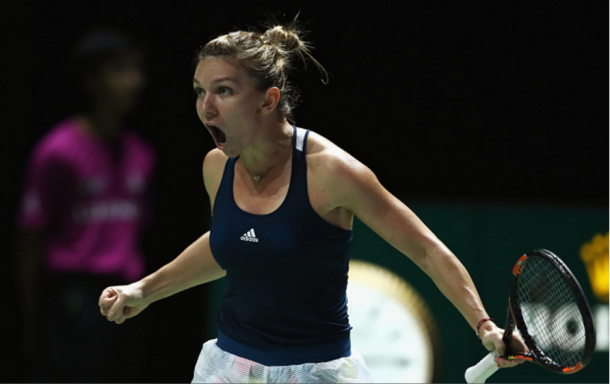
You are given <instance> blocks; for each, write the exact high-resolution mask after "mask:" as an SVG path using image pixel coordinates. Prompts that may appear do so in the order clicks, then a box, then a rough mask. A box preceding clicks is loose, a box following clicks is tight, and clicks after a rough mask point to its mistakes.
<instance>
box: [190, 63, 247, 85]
mask: <svg viewBox="0 0 610 384" xmlns="http://www.w3.org/2000/svg"><path fill="white" fill-rule="evenodd" d="M247 79H248V76H247V74H246V73H245V71H244V70H242V69H240V68H237V67H236V66H234V65H233V64H231V63H230V62H229V61H228V60H226V59H224V58H221V57H209V58H206V59H203V60H201V61H199V63H198V64H197V69H196V70H195V76H194V78H193V81H195V82H197V83H200V84H202V85H203V84H208V83H215V82H220V81H221V80H232V81H233V82H236V83H242V82H244V81H247Z"/></svg>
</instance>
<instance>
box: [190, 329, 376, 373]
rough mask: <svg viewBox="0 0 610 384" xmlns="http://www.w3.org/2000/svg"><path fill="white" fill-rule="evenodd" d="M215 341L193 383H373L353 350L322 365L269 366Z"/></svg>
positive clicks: (206, 350)
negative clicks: (231, 350)
mask: <svg viewBox="0 0 610 384" xmlns="http://www.w3.org/2000/svg"><path fill="white" fill-rule="evenodd" d="M216 340H217V339H213V340H209V341H207V342H206V343H205V344H203V348H202V349H201V353H200V354H199V358H198V359H197V364H196V365H195V373H194V375H193V381H192V382H193V383H372V382H373V380H372V379H371V374H370V373H369V370H368V368H367V366H366V363H365V362H364V359H363V358H362V356H361V355H360V354H359V353H358V352H357V351H356V350H354V349H352V354H351V356H349V357H342V358H339V359H336V360H331V361H325V362H322V363H305V364H298V365H281V366H270V367H269V366H266V365H262V364H259V363H256V362H254V361H252V360H248V359H245V358H243V357H239V356H235V355H234V354H232V353H229V352H226V351H223V350H222V349H220V348H219V347H218V346H217V345H216Z"/></svg>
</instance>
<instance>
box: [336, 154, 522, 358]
mask: <svg viewBox="0 0 610 384" xmlns="http://www.w3.org/2000/svg"><path fill="white" fill-rule="evenodd" d="M335 170H336V171H337V172H336V174H338V175H339V177H337V178H335V180H336V181H335V182H334V183H333V184H334V193H333V194H334V195H335V196H336V197H337V198H338V199H339V200H340V205H341V206H342V207H343V208H345V209H348V210H349V211H351V212H352V213H354V215H356V216H357V217H358V218H359V219H360V220H361V221H362V222H363V223H364V224H366V225H367V226H368V227H369V228H371V229H372V230H373V231H375V232H376V233H377V234H378V235H379V236H381V237H382V238H383V239H384V240H385V241H387V242H388V243H389V244H391V245H392V246H393V247H394V248H396V249H397V250H399V251H400V252H401V253H403V254H404V255H406V256H407V257H409V258H410V259H411V260H412V261H413V262H415V264H417V265H418V266H419V267H420V268H421V269H422V270H423V271H424V272H425V273H426V274H427V275H428V276H429V277H430V278H431V279H432V280H433V281H434V283H435V284H436V286H437V287H438V288H439V289H440V291H441V292H442V293H443V295H445V297H447V299H449V301H451V303H452V304H453V305H454V306H455V307H456V308H457V309H458V311H459V312H460V313H461V314H462V316H464V318H465V319H466V321H467V322H468V324H469V325H470V327H471V328H472V329H473V330H474V331H476V328H477V325H478V323H479V321H481V320H482V319H485V318H489V315H488V314H487V312H486V311H485V308H484V306H483V303H482V302H481V299H480V297H479V294H478V292H477V289H476V288H475V285H474V283H473V281H472V279H471V277H470V275H469V274H468V271H467V270H466V268H465V267H464V266H463V265H462V263H461V262H460V261H459V259H458V258H457V257H456V256H455V255H454V254H453V253H452V252H451V251H450V250H449V248H447V246H445V244H443V243H442V242H441V241H440V240H439V239H438V238H437V237H436V236H435V235H434V233H432V231H431V230H430V229H428V227H427V226H426V225H425V224H424V223H423V222H422V221H421V220H420V219H419V218H418V217H417V216H416V215H415V214H414V213H413V212H412V211H411V210H410V209H409V208H408V207H407V206H406V205H405V204H404V203H402V202H401V201H400V200H398V199H397V198H396V197H395V196H394V195H392V194H391V193H390V192H388V191H387V190H386V189H385V188H384V187H383V186H382V185H381V183H380V182H379V180H378V179H377V177H376V176H375V174H374V173H373V172H372V171H371V170H370V169H368V168H367V167H366V166H364V165H362V164H361V163H359V162H358V161H356V160H355V159H354V160H351V159H350V160H349V161H344V162H341V164H340V165H339V166H338V167H337V168H335ZM479 334H480V337H481V340H482V342H483V345H484V346H485V347H486V348H487V349H488V350H490V351H491V350H497V352H498V353H499V354H500V355H503V354H504V351H505V345H504V343H503V342H502V335H503V330H502V329H500V328H498V327H497V326H496V325H495V324H494V323H493V322H492V321H487V322H485V323H484V324H483V325H482V326H481V328H480V330H479ZM516 342H517V343H518V345H519V346H520V347H521V348H519V349H522V348H524V345H523V344H521V343H520V342H519V341H518V340H517V341H516ZM496 361H497V362H498V364H499V366H500V367H510V366H514V365H516V364H519V363H520V362H515V361H509V360H507V359H497V360H496Z"/></svg>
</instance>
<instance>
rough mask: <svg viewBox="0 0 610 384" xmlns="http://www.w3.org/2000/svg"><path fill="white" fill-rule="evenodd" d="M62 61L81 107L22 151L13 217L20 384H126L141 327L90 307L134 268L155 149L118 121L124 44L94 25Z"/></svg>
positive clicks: (125, 77)
mask: <svg viewBox="0 0 610 384" xmlns="http://www.w3.org/2000/svg"><path fill="white" fill-rule="evenodd" d="M70 59H71V65H72V67H71V68H70V70H71V73H72V74H73V75H74V80H75V81H76V83H77V85H78V88H79V91H80V92H81V93H82V94H81V95H79V100H80V101H82V103H83V105H82V106H81V108H79V112H78V113H77V114H75V115H74V116H71V117H69V118H66V119H64V120H62V121H60V122H59V123H57V124H56V125H55V126H54V127H52V129H51V130H50V131H49V132H48V133H47V134H46V135H45V136H44V137H43V138H42V139H41V140H40V141H39V142H38V143H37V145H36V146H35V148H34V149H33V151H32V154H31V157H30V160H29V165H28V169H27V174H26V176H25V188H24V195H23V200H22V205H21V207H20V211H19V217H18V224H19V227H20V232H21V233H20V241H19V245H18V260H17V265H18V266H19V278H18V281H19V285H20V286H19V289H20V292H21V295H22V296H21V301H22V303H23V311H24V315H25V324H24V330H25V332H24V333H25V335H24V343H23V351H24V353H25V354H26V358H27V359H28V372H27V381H33V382H95V381H97V382H100V381H104V382H110V381H116V380H118V381H133V380H136V378H135V377H133V376H130V371H133V372H137V371H141V370H138V369H133V368H132V369H125V368H123V366H122V365H121V364H122V363H126V364H129V363H131V364H133V363H134V361H130V360H129V359H126V358H128V357H130V358H135V359H137V358H138V356H140V355H141V354H140V353H138V352H142V349H141V342H142V339H141V338H139V337H138V336H137V334H138V332H140V331H138V328H141V327H138V326H134V327H130V328H129V329H127V328H126V329H121V330H117V329H116V327H112V324H111V323H108V321H106V319H104V318H103V317H101V316H100V315H99V308H97V306H96V302H97V299H98V297H99V292H100V290H101V289H103V288H104V287H106V286H109V285H115V284H124V283H128V282H132V281H134V280H137V279H140V278H142V277H143V276H144V273H145V259H144V256H143V254H142V252H141V250H140V245H141V235H142V232H143V229H144V228H145V227H146V224H147V223H148V222H149V221H150V197H151V196H150V186H151V179H152V175H153V169H154V163H155V153H154V150H153V148H152V147H151V146H150V145H148V144H147V143H146V142H145V141H144V140H142V139H141V138H140V137H139V136H138V135H137V134H135V133H134V132H133V131H131V130H130V129H128V127H127V126H126V125H127V123H126V118H127V116H128V114H129V113H130V112H131V111H133V109H134V107H135V105H136V102H137V100H138V96H139V95H140V93H141V91H142V89H143V87H144V85H145V72H144V67H143V64H144V60H145V55H144V50H143V47H142V46H141V45H140V44H139V43H138V42H137V41H136V40H134V39H132V38H131V37H129V36H127V35H125V34H124V33H122V32H118V31H117V30H114V29H109V28H102V29H96V30H93V31H91V32H89V33H88V34H86V35H85V36H83V37H82V38H81V39H80V40H79V41H78V42H77V44H76V45H75V47H74V48H73V51H72V55H71V58H70ZM134 348H135V349H134ZM138 348H140V349H138ZM128 351H131V352H130V353H128ZM136 361H137V360H136Z"/></svg>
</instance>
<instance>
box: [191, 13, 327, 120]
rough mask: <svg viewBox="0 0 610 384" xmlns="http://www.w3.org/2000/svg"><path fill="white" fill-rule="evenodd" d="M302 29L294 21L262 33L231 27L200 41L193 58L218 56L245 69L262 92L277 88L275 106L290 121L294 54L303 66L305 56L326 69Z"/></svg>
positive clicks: (294, 94)
mask: <svg viewBox="0 0 610 384" xmlns="http://www.w3.org/2000/svg"><path fill="white" fill-rule="evenodd" d="M301 37H302V32H301V31H300V30H299V28H298V27H297V26H296V18H295V21H293V22H292V24H291V25H289V26H281V25H275V26H270V27H269V29H267V30H266V31H265V32H264V33H262V34H261V33H257V32H247V31H235V32H231V33H228V34H226V35H222V36H219V37H217V38H216V39H214V40H211V41H210V42H208V43H207V44H206V45H204V46H203V47H202V48H201V49H200V50H199V51H198V52H197V55H196V58H195V59H196V62H197V63H198V62H199V61H201V60H204V59H206V58H209V57H218V56H221V57H223V58H224V59H226V60H227V61H228V62H229V63H231V64H232V65H234V66H235V67H237V68H240V69H243V70H245V71H246V72H247V73H248V74H249V75H250V76H251V77H252V78H254V79H255V80H256V82H257V84H256V89H257V91H259V92H265V91H266V90H267V89H269V88H271V87H277V88H278V89H279V90H280V95H281V96H280V100H279V103H278V108H279V111H280V113H281V114H282V116H284V117H285V118H286V119H288V120H290V121H293V120H294V115H293V113H292V111H293V109H294V107H295V106H296V103H297V101H298V99H299V93H298V91H297V89H296V88H295V87H294V86H292V84H290V82H289V81H288V75H289V74H290V72H291V70H292V68H293V66H292V59H293V58H294V57H295V56H297V57H298V58H299V59H301V61H302V62H303V64H304V66H305V68H306V67H307V64H306V62H305V59H306V57H307V58H309V59H310V60H311V61H313V62H314V64H315V65H316V66H317V67H318V69H319V70H320V72H322V73H323V74H324V75H325V76H326V82H325V81H324V80H322V82H324V83H325V84H326V83H327V82H328V73H327V72H326V70H325V69H324V67H322V65H321V64H320V63H319V62H318V61H317V60H316V59H315V58H314V57H313V56H312V55H311V53H310V51H311V50H312V46H311V45H310V44H309V43H307V42H305V41H303V40H302V39H301Z"/></svg>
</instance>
